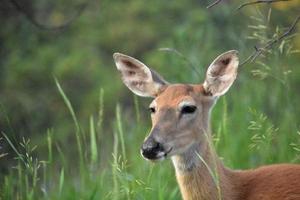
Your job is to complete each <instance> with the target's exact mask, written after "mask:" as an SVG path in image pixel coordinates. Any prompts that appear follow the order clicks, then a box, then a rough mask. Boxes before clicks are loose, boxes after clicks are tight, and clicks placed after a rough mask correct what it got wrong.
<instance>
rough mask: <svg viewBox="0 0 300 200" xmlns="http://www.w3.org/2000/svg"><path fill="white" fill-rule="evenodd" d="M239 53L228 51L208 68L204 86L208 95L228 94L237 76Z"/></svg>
mask: <svg viewBox="0 0 300 200" xmlns="http://www.w3.org/2000/svg"><path fill="white" fill-rule="evenodd" d="M238 65H239V59H238V52H237V51H236V50H231V51H227V52H225V53H223V54H221V55H220V56H218V57H217V58H216V59H215V60H214V61H213V62H212V63H211V64H210V66H209V67H208V69H207V72H206V78H205V81H204V84H203V87H204V90H205V92H206V93H207V94H208V95H211V96H215V97H218V96H221V95H223V94H225V93H226V92H227V90H228V89H229V88H230V86H231V85H232V83H233V82H234V80H235V79H236V76H237V69H238Z"/></svg>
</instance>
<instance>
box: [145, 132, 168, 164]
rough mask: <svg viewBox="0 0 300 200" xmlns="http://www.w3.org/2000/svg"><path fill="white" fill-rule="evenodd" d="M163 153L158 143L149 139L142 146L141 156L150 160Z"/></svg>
mask: <svg viewBox="0 0 300 200" xmlns="http://www.w3.org/2000/svg"><path fill="white" fill-rule="evenodd" d="M162 151H163V147H162V145H161V144H160V143H159V142H156V141H155V140H154V138H152V137H149V138H148V139H147V140H146V141H145V142H144V144H143V145H142V148H141V152H142V155H143V156H144V157H145V158H147V159H150V160H154V159H156V158H157V154H158V153H159V152H162Z"/></svg>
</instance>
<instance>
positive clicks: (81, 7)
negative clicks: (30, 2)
mask: <svg viewBox="0 0 300 200" xmlns="http://www.w3.org/2000/svg"><path fill="white" fill-rule="evenodd" d="M10 1H11V3H12V5H13V6H14V7H15V8H16V9H17V10H18V11H19V12H20V13H22V14H23V15H24V16H25V17H26V19H27V20H28V21H30V23H32V24H33V25H34V26H36V27H37V28H39V29H42V30H47V31H57V30H62V29H65V28H66V27H67V26H69V25H70V24H71V23H72V22H73V21H75V19H77V18H78V17H79V16H80V15H81V14H82V13H83V11H84V10H85V8H86V7H87V5H88V3H89V1H90V0H87V2H85V3H83V4H81V5H78V9H77V12H76V13H75V14H74V15H73V17H71V18H70V19H68V20H66V21H65V22H64V23H62V24H60V25H58V26H48V25H45V24H42V23H40V22H38V21H37V20H36V19H35V18H34V16H33V15H34V14H33V13H31V11H27V10H26V9H25V8H24V7H23V6H22V5H20V4H19V2H18V0H10Z"/></svg>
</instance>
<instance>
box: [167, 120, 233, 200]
mask: <svg viewBox="0 0 300 200" xmlns="http://www.w3.org/2000/svg"><path fill="white" fill-rule="evenodd" d="M207 121H208V117H207V118H206V124H202V125H204V126H202V127H204V128H202V131H201V133H200V134H204V133H205V134H207V135H206V137H205V139H206V140H208V141H205V142H203V141H202V142H198V143H195V144H193V145H192V146H191V147H190V148H189V149H188V150H187V151H185V152H184V153H182V154H180V155H176V156H173V157H172V161H173V164H174V167H175V171H176V178H177V182H178V184H179V187H180V191H181V194H182V197H183V199H184V200H202V199H203V200H219V199H222V200H223V199H231V200H232V199H235V197H234V196H233V195H231V194H230V193H229V192H231V191H233V189H234V188H233V187H234V186H233V184H232V183H233V180H231V179H232V178H234V173H233V172H232V171H230V170H229V169H226V168H225V167H224V166H223V164H222V161H221V160H220V159H219V158H218V156H217V154H216V152H215V150H214V148H213V147H212V145H210V144H211V136H210V133H209V126H208V122H207ZM200 123H201V122H200ZM208 168H209V169H208Z"/></svg>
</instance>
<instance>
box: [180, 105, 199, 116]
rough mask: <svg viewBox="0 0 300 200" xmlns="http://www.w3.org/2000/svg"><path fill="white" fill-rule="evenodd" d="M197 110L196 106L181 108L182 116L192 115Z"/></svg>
mask: <svg viewBox="0 0 300 200" xmlns="http://www.w3.org/2000/svg"><path fill="white" fill-rule="evenodd" d="M196 110H197V107H196V106H193V105H186V106H183V107H182V108H181V114H192V113H194V112H195V111H196Z"/></svg>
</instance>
